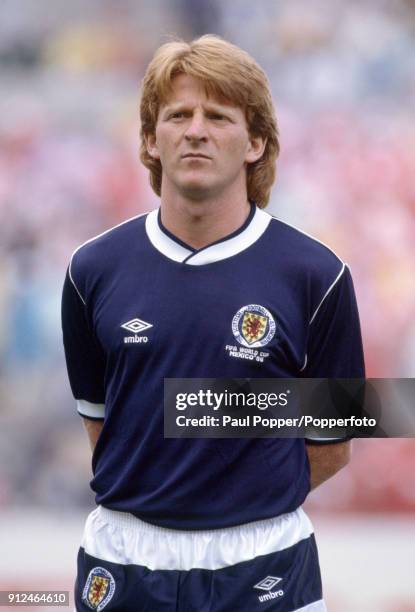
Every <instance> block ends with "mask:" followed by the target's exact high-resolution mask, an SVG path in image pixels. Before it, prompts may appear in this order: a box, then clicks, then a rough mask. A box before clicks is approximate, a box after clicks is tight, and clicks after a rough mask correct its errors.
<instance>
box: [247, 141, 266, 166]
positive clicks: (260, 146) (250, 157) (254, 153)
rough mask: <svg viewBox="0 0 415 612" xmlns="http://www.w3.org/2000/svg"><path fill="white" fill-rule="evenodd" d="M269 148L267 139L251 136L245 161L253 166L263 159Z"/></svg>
mask: <svg viewBox="0 0 415 612" xmlns="http://www.w3.org/2000/svg"><path fill="white" fill-rule="evenodd" d="M266 146H267V139H266V138H262V136H251V137H250V139H249V145H248V150H247V153H246V157H245V161H246V163H247V164H253V163H254V162H256V161H258V160H259V159H261V157H262V156H263V154H264V151H265V147H266Z"/></svg>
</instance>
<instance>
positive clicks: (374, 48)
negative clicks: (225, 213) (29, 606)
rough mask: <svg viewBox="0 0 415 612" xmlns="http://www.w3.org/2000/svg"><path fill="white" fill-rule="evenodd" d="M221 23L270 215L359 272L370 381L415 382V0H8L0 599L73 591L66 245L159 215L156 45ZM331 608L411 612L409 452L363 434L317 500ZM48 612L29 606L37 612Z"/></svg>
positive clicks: (1, 189) (410, 447)
mask: <svg viewBox="0 0 415 612" xmlns="http://www.w3.org/2000/svg"><path fill="white" fill-rule="evenodd" d="M206 32H214V33H217V34H222V35H224V36H225V37H227V38H228V39H230V40H231V41H233V42H235V43H237V44H239V45H241V46H242V47H243V48H245V49H247V50H248V51H249V52H250V53H251V54H252V55H253V56H254V57H255V58H256V59H257V60H258V61H259V63H260V64H261V65H262V66H263V67H264V68H265V70H266V71H267V73H268V75H269V77H270V81H271V85H272V91H273V95H274V99H275V101H276V108H277V116H278V120H279V126H280V132H281V146H282V152H281V157H280V160H279V164H278V182H277V185H276V188H275V190H274V194H273V198H272V202H271V204H270V207H269V209H270V211H271V212H273V213H275V214H277V215H278V216H279V217H280V218H282V219H283V220H286V221H287V222H289V223H292V224H294V225H296V226H298V227H300V228H301V229H303V230H305V231H307V232H309V233H312V234H313V235H315V236H316V237H318V238H320V239H321V240H323V241H324V242H326V243H327V244H329V245H330V246H331V247H332V248H333V249H334V250H336V252H338V254H339V255H340V256H341V257H342V258H343V259H344V260H345V261H347V262H348V263H349V264H350V266H351V269H352V272H353V276H354V280H355V286H356V292H357V297H358V302H359V307H360V312H361V320H362V328H363V335H364V344H365V352H366V359H367V372H368V375H369V376H370V377H391V378H392V377H396V378H398V377H413V376H414V372H415V317H414V306H415V291H414V284H415V281H414V276H415V275H414V261H415V240H414V236H415V216H414V213H415V180H414V177H415V123H414V112H413V111H414V108H415V99H414V98H415V77H414V75H415V2H414V1H413V0H406V1H404V0H388V1H386V0H376V1H369V0H359V1H357V0H349V1H348V2H345V1H343V2H342V1H340V0H331V1H330V2H323V1H319V0H315V1H313V2H309V1H308V2H307V1H306V0H291V1H290V2H282V1H278V0H262V1H260V2H252V1H251V0H234V1H232V2H224V3H220V2H215V1H214V0H210V1H209V0H173V1H167V0H165V1H164V0H152V1H151V2H145V1H142V0H141V1H139V0H135V1H132V0H131V1H130V0H119V1H115V0H89V1H88V2H81V1H80V0H72V1H71V2H64V1H63V0H55V1H54V2H50V1H48V0H20V1H19V2H12V0H2V2H1V3H0V71H1V72H0V84H1V92H2V93H1V97H0V228H1V246H0V254H1V257H0V360H1V361H0V363H1V370H0V394H1V397H0V550H1V556H0V589H5V588H21V589H23V588H37V589H47V588H56V589H71V588H72V580H73V576H74V565H75V554H76V549H77V547H78V544H79V539H80V533H81V530H82V525H83V521H84V518H85V516H86V513H87V512H88V510H89V509H90V508H92V506H93V499H92V496H91V494H90V492H89V489H88V480H89V475H90V467H89V462H90V456H89V450H88V445H87V441H86V436H85V434H84V432H83V431H82V427H81V423H80V420H79V419H78V417H77V416H76V415H75V411H74V402H73V400H72V398H71V395H70V391H69V388H68V383H67V379H66V372H65V366H64V360H63V352H62V345H61V332H60V292H61V287H62V283H63V278H64V273H65V269H66V266H67V263H68V260H69V257H70V255H71V253H72V251H73V249H74V248H75V247H76V246H77V245H79V244H80V243H81V242H83V241H85V240H86V239H88V238H90V237H91V236H94V235H96V234H98V233H100V232H101V231H103V230H105V229H107V228H109V227H111V226H112V225H114V224H116V223H118V222H120V221H122V220H124V219H125V218H127V217H129V216H133V215H135V214H138V213H140V212H143V211H145V210H148V209H150V208H152V207H154V206H156V205H157V200H156V199H155V197H154V196H153V194H152V192H151V191H150V189H149V186H148V179H147V174H146V171H145V170H144V169H143V168H142V167H141V166H140V164H139V162H138V155H137V150H138V130H139V123H138V112H137V107H138V91H139V82H140V79H141V77H142V75H143V70H144V69H145V66H146V64H147V63H148V61H149V59H150V58H151V56H152V53H153V51H154V50H155V48H157V47H158V46H159V44H161V43H162V42H165V41H166V40H168V38H169V37H171V36H182V37H186V38H191V37H194V36H195V35H198V34H202V33H206ZM307 507H308V510H309V512H310V514H311V517H312V519H313V520H314V523H315V525H316V530H317V536H318V540H319V542H320V554H321V560H322V566H323V577H324V585H325V592H326V598H327V602H328V604H329V610H330V612H349V611H350V612H372V611H373V612H414V611H415V581H414V578H413V551H414V549H415V443H414V441H413V440H409V439H396V440H371V441H368V440H359V441H356V442H355V443H354V457H353V461H352V463H351V464H350V466H349V467H348V468H347V469H345V470H344V471H343V472H342V473H341V474H339V475H338V477H336V478H335V479H334V480H333V481H332V482H330V483H328V484H326V485H324V486H323V487H321V488H320V489H319V490H317V491H316V492H314V493H313V494H312V495H311V496H310V498H309V501H308V502H307ZM39 609H40V608H37V610H39Z"/></svg>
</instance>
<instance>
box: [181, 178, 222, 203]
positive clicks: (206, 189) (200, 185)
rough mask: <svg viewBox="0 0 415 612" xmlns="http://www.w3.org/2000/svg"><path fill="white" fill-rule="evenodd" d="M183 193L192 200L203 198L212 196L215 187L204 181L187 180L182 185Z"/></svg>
mask: <svg viewBox="0 0 415 612" xmlns="http://www.w3.org/2000/svg"><path fill="white" fill-rule="evenodd" d="M180 191H181V193H182V194H183V195H184V196H185V197H186V198H190V199H192V200H203V199H205V198H208V197H210V196H212V195H213V194H214V193H215V189H214V188H213V187H212V185H207V184H206V183H204V182H202V181H187V182H184V183H182V184H181V185H180Z"/></svg>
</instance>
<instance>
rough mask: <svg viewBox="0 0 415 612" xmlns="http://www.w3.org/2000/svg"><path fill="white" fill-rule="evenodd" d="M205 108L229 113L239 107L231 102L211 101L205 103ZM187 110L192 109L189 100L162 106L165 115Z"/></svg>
mask: <svg viewBox="0 0 415 612" xmlns="http://www.w3.org/2000/svg"><path fill="white" fill-rule="evenodd" d="M203 108H204V110H205V111H207V112H214V113H218V114H223V115H226V114H228V113H231V112H232V111H233V110H234V109H236V108H238V107H237V106H235V105H231V104H229V105H227V104H226V105H225V104H220V103H214V102H210V103H207V104H204V105H203ZM187 110H191V108H190V107H189V106H188V104H187V102H177V103H176V104H169V105H166V106H165V107H164V108H162V111H161V114H162V116H163V117H164V116H166V115H169V114H170V113H174V112H178V111H187Z"/></svg>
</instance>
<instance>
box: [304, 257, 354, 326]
mask: <svg viewBox="0 0 415 612" xmlns="http://www.w3.org/2000/svg"><path fill="white" fill-rule="evenodd" d="M345 268H346V264H345V263H344V264H343V266H342V269H341V270H340V272H339V273H338V275H337V276H336V278H335V279H334V281H333V282H332V284H331V285H330V287H329V288H328V289H327V291H326V293H325V294H324V295H323V299H322V300H321V302H320V304H319V305H318V306H317V308H316V309H315V311H314V314H313V316H312V317H311V319H310V323H309V325H311V324H312V322H313V321H314V319H315V318H316V316H317V313H318V311H319V310H320V308H321V306H322V304H323V302H324V300H325V299H326V297H327V296H328V295H329V293H330V292H331V290H332V289H333V288H334V287H335V285H336V283H337V281H338V280H339V279H340V277H341V275H342V274H343V272H344V270H345Z"/></svg>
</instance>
